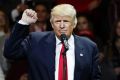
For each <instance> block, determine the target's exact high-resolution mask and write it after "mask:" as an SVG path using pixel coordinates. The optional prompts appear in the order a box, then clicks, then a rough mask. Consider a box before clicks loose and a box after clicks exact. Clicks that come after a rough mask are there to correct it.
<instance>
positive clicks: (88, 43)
mask: <svg viewBox="0 0 120 80" xmlns="http://www.w3.org/2000/svg"><path fill="white" fill-rule="evenodd" d="M74 37H75V40H76V41H77V42H79V43H80V44H83V45H85V46H91V47H97V45H96V43H95V42H93V41H92V40H90V39H89V38H87V37H83V36H77V35H74Z"/></svg>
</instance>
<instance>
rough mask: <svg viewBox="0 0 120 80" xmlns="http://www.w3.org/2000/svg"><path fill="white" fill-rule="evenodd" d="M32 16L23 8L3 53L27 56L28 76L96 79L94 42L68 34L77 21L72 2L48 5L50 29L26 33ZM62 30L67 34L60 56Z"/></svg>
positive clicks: (32, 79) (40, 79) (58, 79)
mask: <svg viewBox="0 0 120 80" xmlns="http://www.w3.org/2000/svg"><path fill="white" fill-rule="evenodd" d="M36 20H37V14H36V12H35V11H33V10H31V9H27V10H25V11H24V13H23V15H22V18H21V20H20V21H19V22H18V23H16V24H15V26H14V29H13V31H12V33H11V35H10V37H9V38H8V39H7V40H6V43H5V48H4V55H5V57H7V58H8V59H19V58H22V57H25V58H27V60H28V62H29V75H28V78H29V80H99V79H100V69H99V65H98V64H99V62H98V54H97V47H96V45H95V43H93V42H92V41H90V40H89V39H87V38H83V37H78V36H76V35H73V34H72V32H73V29H74V28H75V26H76V24H77V19H76V11H75V9H74V7H73V6H72V5H69V4H61V5H57V6H55V7H54V8H53V9H52V11H51V19H50V21H51V24H52V27H53V30H54V32H33V33H30V34H29V35H28V31H29V30H28V29H29V24H31V23H35V22H36ZM62 34H65V35H66V36H67V38H68V40H67V43H68V45H67V46H68V47H69V49H68V50H67V51H66V56H64V58H63V56H62V57H61V55H64V54H63V52H64V48H65V44H63V41H62V42H61V35H62ZM63 45H64V46H63ZM61 53H62V54H61ZM65 57H67V60H66V58H65ZM62 61H63V62H62ZM61 65H64V67H63V66H61ZM62 78H65V79H62Z"/></svg>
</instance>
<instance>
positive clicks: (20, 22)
mask: <svg viewBox="0 0 120 80" xmlns="http://www.w3.org/2000/svg"><path fill="white" fill-rule="evenodd" d="M18 23H19V24H22V25H29V24H28V23H26V22H24V21H23V20H19V21H18Z"/></svg>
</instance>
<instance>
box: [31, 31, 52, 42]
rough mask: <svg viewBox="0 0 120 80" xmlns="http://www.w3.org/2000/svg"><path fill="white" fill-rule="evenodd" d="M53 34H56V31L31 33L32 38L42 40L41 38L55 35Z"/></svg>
mask: <svg viewBox="0 0 120 80" xmlns="http://www.w3.org/2000/svg"><path fill="white" fill-rule="evenodd" d="M53 35H54V32H52V31H46V32H31V33H30V38H31V39H36V40H40V39H46V38H49V37H50V36H51V37H53Z"/></svg>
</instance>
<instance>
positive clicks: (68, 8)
mask: <svg viewBox="0 0 120 80" xmlns="http://www.w3.org/2000/svg"><path fill="white" fill-rule="evenodd" d="M54 15H59V16H70V17H71V18H73V20H74V27H75V26H76V24H77V18H76V10H75V8H74V6H72V5H70V4H59V5H57V6H55V7H54V8H53V9H52V10H51V19H50V21H52V19H53V17H54Z"/></svg>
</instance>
